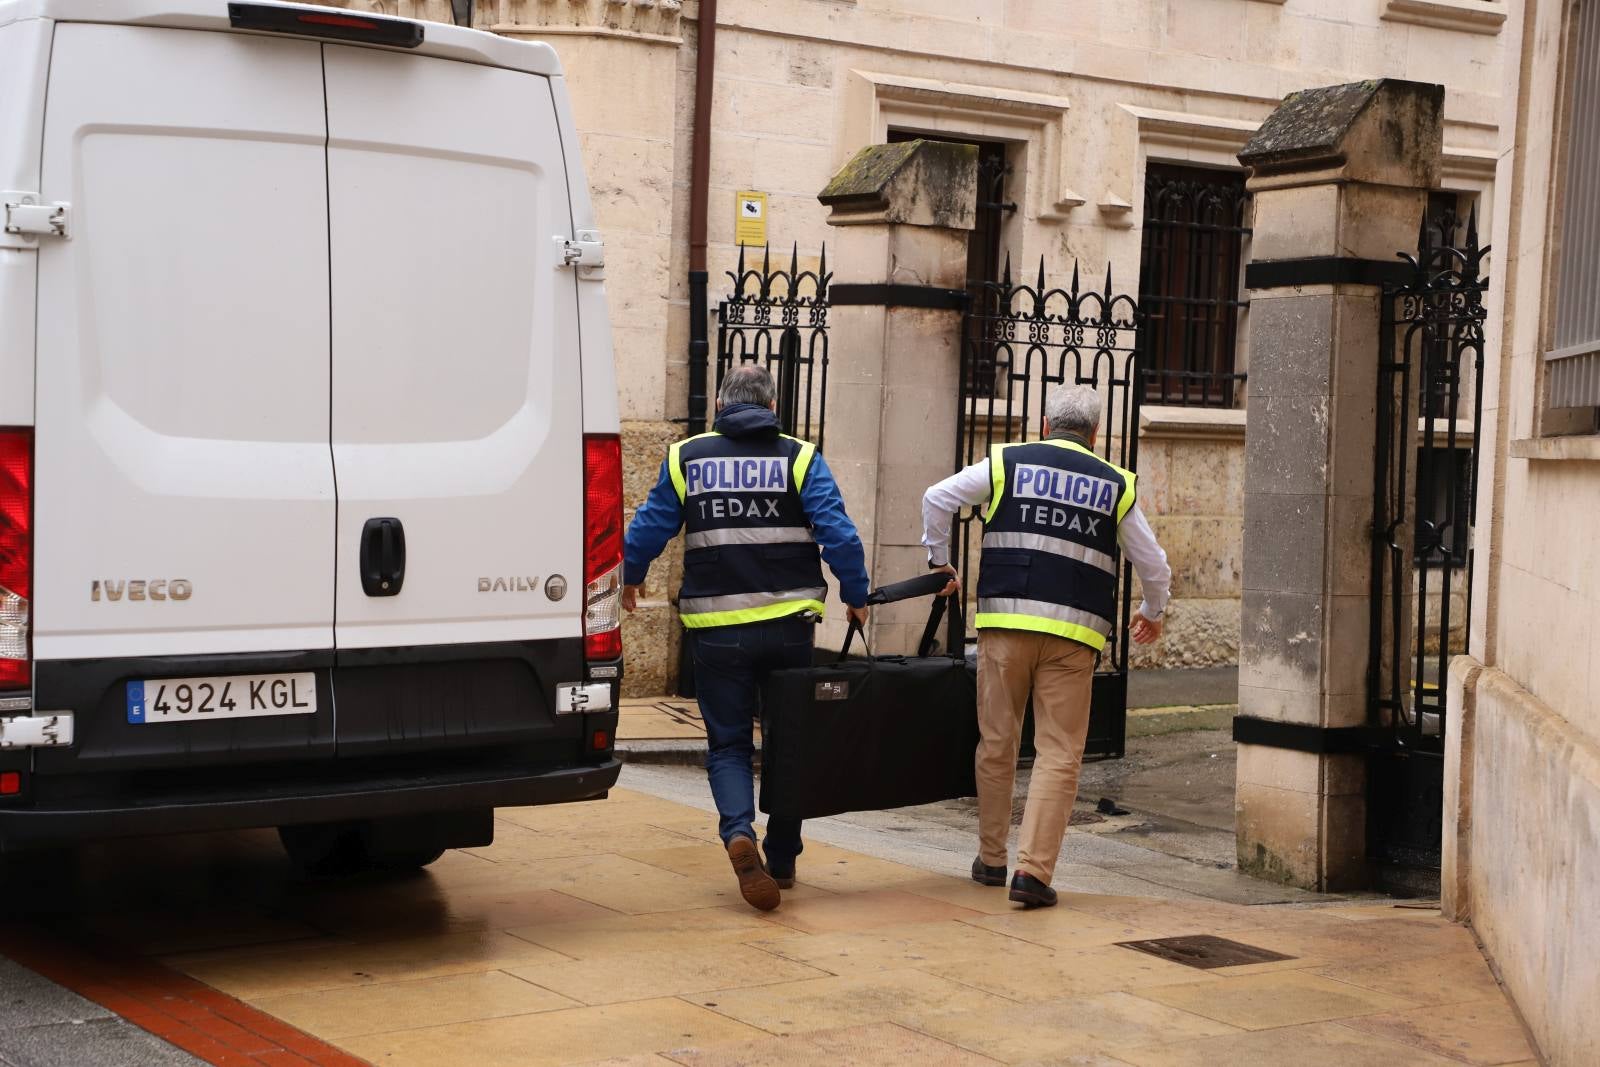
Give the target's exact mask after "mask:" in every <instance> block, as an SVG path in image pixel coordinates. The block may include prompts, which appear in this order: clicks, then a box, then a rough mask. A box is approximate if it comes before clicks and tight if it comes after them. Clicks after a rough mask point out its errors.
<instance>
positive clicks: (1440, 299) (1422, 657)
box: [1368, 212, 1489, 753]
mask: <svg viewBox="0 0 1600 1067" xmlns="http://www.w3.org/2000/svg"><path fill="white" fill-rule="evenodd" d="M1455 231H1456V223H1455V221H1454V219H1453V218H1445V219H1443V220H1437V221H1431V222H1430V221H1428V220H1424V222H1423V225H1422V228H1421V231H1420V233H1419V235H1418V240H1417V245H1418V247H1417V253H1416V254H1415V255H1414V256H1413V255H1405V256H1403V258H1404V259H1405V261H1406V262H1407V263H1408V264H1409V265H1410V268H1411V276H1410V277H1409V278H1408V279H1407V280H1406V281H1405V283H1404V284H1400V285H1391V286H1386V287H1385V290H1384V295H1383V311H1382V322H1381V327H1380V328H1381V333H1380V337H1379V342H1380V343H1379V353H1380V355H1379V365H1378V397H1377V401H1378V403H1377V419H1378V426H1377V429H1378V433H1377V449H1376V457H1375V459H1376V477H1375V485H1374V495H1373V522H1372V530H1373V545H1372V622H1371V647H1370V659H1369V663H1368V683H1369V684H1368V692H1369V694H1370V701H1371V709H1372V719H1373V722H1374V724H1375V725H1377V726H1379V727H1381V728H1383V729H1384V730H1386V731H1390V732H1392V737H1393V740H1394V741H1395V743H1396V744H1398V745H1399V746H1401V747H1403V748H1406V749H1410V750H1412V751H1416V752H1426V753H1441V752H1443V750H1444V736H1445V731H1446V729H1447V728H1448V724H1447V722H1446V719H1445V707H1444V685H1445V680H1446V676H1447V671H1448V666H1449V661H1450V657H1451V655H1453V654H1454V653H1455V652H1457V651H1461V650H1463V649H1464V648H1465V644H1466V641H1467V640H1468V638H1469V636H1470V633H1469V630H1468V625H1467V624H1468V623H1469V622H1470V618H1471V615H1470V606H1469V601H1468V596H1469V594H1470V590H1471V587H1472V568H1473V554H1472V523H1473V516H1474V513H1475V511H1476V508H1477V463H1476V462H1475V457H1476V436H1475V433H1476V430H1477V428H1478V424H1479V421H1480V416H1481V413H1482V410H1483V398H1482V392H1481V389H1480V388H1479V386H1478V383H1479V382H1481V381H1482V377H1483V359H1484V352H1483V323H1484V319H1485V317H1486V314H1487V313H1486V310H1485V308H1484V306H1483V298H1484V294H1485V293H1486V292H1487V291H1488V287H1489V279H1488V277H1487V276H1486V275H1485V274H1484V269H1483V268H1484V259H1485V257H1486V256H1487V255H1488V254H1489V249H1488V247H1487V246H1485V247H1479V245H1478V226H1477V217H1476V212H1474V213H1473V214H1472V215H1471V216H1469V218H1468V220H1467V224H1466V234H1465V238H1464V239H1463V240H1462V241H1461V243H1460V244H1459V245H1458V244H1457V243H1456V241H1455ZM1413 459H1414V460H1415V469H1414V470H1413V468H1412V462H1413ZM1457 623H1460V624H1461V625H1460V637H1459V638H1457V637H1455V636H1454V635H1455V632H1456V630H1457Z"/></svg>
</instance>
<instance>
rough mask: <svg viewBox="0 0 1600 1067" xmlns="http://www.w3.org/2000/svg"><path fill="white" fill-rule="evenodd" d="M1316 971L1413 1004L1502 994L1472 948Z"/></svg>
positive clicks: (1327, 976) (1491, 996)
mask: <svg viewBox="0 0 1600 1067" xmlns="http://www.w3.org/2000/svg"><path fill="white" fill-rule="evenodd" d="M1316 973H1317V974H1320V975H1322V976H1323V977H1325V978H1332V979H1334V980H1336V981H1340V982H1348V983H1350V984H1351V985H1358V986H1361V987H1362V988H1364V989H1372V990H1376V991H1377V992H1380V993H1390V994H1393V995H1394V996H1397V997H1402V998H1404V999H1405V1000H1408V1001H1410V1002H1411V1003H1413V1004H1452V1003H1461V1002H1464V1001H1469V1000H1492V999H1494V998H1496V997H1499V996H1501V995H1502V994H1501V990H1500V985H1499V983H1497V982H1496V981H1495V980H1494V975H1493V974H1491V973H1490V972H1489V966H1488V964H1487V963H1485V962H1484V959H1483V957H1482V956H1481V955H1479V954H1478V953H1476V952H1459V953H1457V952H1452V953H1447V954H1444V955H1439V956H1424V957H1422V958H1421V959H1403V960H1387V959H1385V960H1375V961H1373V962H1370V963H1354V964H1341V965H1335V966H1331V967H1324V968H1320V969H1318V970H1317V971H1316Z"/></svg>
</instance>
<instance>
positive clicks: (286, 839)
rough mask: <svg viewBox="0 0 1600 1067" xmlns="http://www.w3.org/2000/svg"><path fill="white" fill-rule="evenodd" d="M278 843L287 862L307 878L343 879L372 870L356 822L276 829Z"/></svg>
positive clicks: (313, 824) (359, 825) (359, 828)
mask: <svg viewBox="0 0 1600 1067" xmlns="http://www.w3.org/2000/svg"><path fill="white" fill-rule="evenodd" d="M278 840H279V841H280V842H282V844H283V850H284V851H285V852H287V853H288V854H289V861H290V862H291V863H293V864H294V865H295V867H297V868H298V869H299V870H300V873H301V874H304V875H306V876H307V877H310V878H347V877H349V876H350V875H353V874H360V873H361V872H362V871H366V870H370V869H371V868H372V861H371V858H370V857H369V856H368V855H367V849H366V842H365V840H364V839H363V836H362V833H361V824H360V823H354V822H319V823H305V824H301V825H297V826H280V827H278Z"/></svg>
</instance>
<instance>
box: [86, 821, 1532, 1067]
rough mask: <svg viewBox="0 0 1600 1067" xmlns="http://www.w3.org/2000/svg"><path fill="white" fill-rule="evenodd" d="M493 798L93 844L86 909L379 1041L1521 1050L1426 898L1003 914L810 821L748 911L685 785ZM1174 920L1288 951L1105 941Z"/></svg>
mask: <svg viewBox="0 0 1600 1067" xmlns="http://www.w3.org/2000/svg"><path fill="white" fill-rule="evenodd" d="M500 816H501V817H500V821H499V826H498V839H497V841H496V843H495V844H494V845H493V846H492V847H490V848H486V849H478V850H470V851H465V852H454V853H450V854H447V856H446V857H445V858H444V859H443V860H441V861H440V862H439V863H438V864H437V865H435V866H434V867H433V868H431V869H430V872H429V873H427V874H425V875H419V876H416V877H410V878H403V879H399V880H389V881H381V880H380V881H372V882H356V883H345V884H331V885H320V886H319V885H310V886H308V885H306V884H304V883H299V882H296V881H295V880H294V879H292V878H291V877H290V876H289V875H288V873H287V872H286V870H285V869H284V865H283V862H282V860H281V858H280V857H279V856H277V854H276V853H275V852H274V851H273V850H272V848H271V846H272V845H273V844H275V843H274V842H271V841H270V839H269V838H268V837H266V836H265V835H230V836H229V837H228V838H226V839H220V840H219V839H212V840H211V841H210V842H208V844H207V849H206V851H205V852H204V853H196V852H194V851H192V850H190V851H188V857H189V858H188V859H187V860H186V861H185V860H181V859H178V860H174V859H172V858H167V859H166V860H165V861H164V862H161V863H150V864H148V870H149V875H148V877H149V878H151V879H155V878H157V877H160V878H163V879H168V880H169V881H166V882H164V883H163V884H168V885H171V884H173V883H171V882H170V878H171V876H172V874H173V873H174V869H175V868H174V864H175V863H177V864H178V867H177V869H178V870H180V871H181V870H183V869H184V868H183V866H182V864H183V863H184V862H187V863H189V864H190V865H191V866H193V865H199V870H200V871H202V872H203V873H204V876H205V877H206V878H208V879H209V880H210V885H211V887H212V890H213V896H212V900H213V901H215V900H216V899H218V898H221V899H222V900H224V901H226V903H223V904H220V905H219V904H217V903H215V902H213V903H212V904H211V905H209V906H207V907H204V908H197V907H195V905H194V902H193V901H192V900H186V899H185V897H184V896H183V894H181V893H180V894H176V895H173V894H170V893H169V894H168V895H167V896H162V895H161V894H159V893H150V892H146V890H147V889H149V888H151V887H149V886H145V885H143V884H141V879H143V878H144V877H146V875H143V874H141V873H140V872H141V871H142V870H144V869H145V868H141V867H140V866H139V865H138V864H130V863H127V862H125V861H121V860H119V859H118V858H117V857H115V856H107V857H105V858H104V859H103V860H102V862H105V863H106V864H107V865H108V866H111V865H115V866H117V867H118V869H119V870H121V871H122V872H123V874H122V877H121V878H120V879H119V880H117V883H116V884H115V885H114V886H110V885H108V886H106V887H105V888H104V890H103V892H105V893H106V894H108V896H107V898H106V900H107V901H108V903H107V904H106V906H104V907H103V908H101V909H100V910H98V911H96V912H95V913H94V917H93V918H92V920H90V921H91V924H92V925H94V926H95V927H96V928H97V929H98V930H99V932H100V933H101V934H102V935H103V936H107V937H112V938H115V939H117V940H119V941H121V942H122V943H124V944H128V945H130V946H131V947H133V948H135V949H137V950H140V951H143V952H145V953H148V954H150V955H152V956H155V957H158V958H160V959H161V960H162V961H164V962H165V963H166V965H168V966H170V967H172V968H175V969H177V970H179V971H181V972H184V973H186V974H188V975H190V976H193V977H195V978H198V979H200V980H201V981H203V982H206V983H208V984H210V985H211V986H214V987H216V988H217V989H219V990H221V991H223V992H224V993H228V994H231V995H233V996H235V997H238V998H240V999H241V1000H243V1001H245V1002H247V1003H248V1004H249V1005H252V1006H253V1007H254V1008H256V1009H259V1010H261V1011H264V1012H267V1013H269V1014H271V1015H273V1016H276V1017H277V1018H279V1019H281V1020H283V1021H285V1022H287V1023H290V1024H292V1025H294V1026H297V1027H299V1028H301V1029H303V1030H305V1031H307V1032H308V1033H310V1034H312V1035H314V1036H315V1037H318V1038H321V1039H323V1040H326V1041H328V1042H331V1043H332V1044H334V1045H337V1046H339V1047H341V1048H342V1049H344V1050H346V1051H348V1052H350V1053H353V1054H355V1055H357V1056H360V1057H363V1058H365V1059H367V1060H369V1061H371V1062H372V1063H375V1064H382V1065H395V1067H409V1065H419V1067H420V1065H429V1067H432V1065H438V1064H450V1063H470V1064H473V1065H474V1067H491V1065H494V1064H519V1065H538V1064H593V1063H601V1062H606V1063H612V1064H618V1065H620V1064H627V1065H639V1067H643V1065H645V1064H654V1065H662V1064H682V1065H688V1064H695V1065H723V1064H728V1065H733V1064H741V1065H745V1064H748V1065H755V1064H773V1065H779V1064H797V1065H798V1064H866V1063H872V1064H881V1063H903V1062H913V1061H914V1062H917V1063H919V1064H921V1065H924V1067H932V1065H935V1064H994V1063H1011V1064H1082V1065H1090V1064H1101V1065H1123V1067H1126V1065H1135V1067H1140V1065H1142V1067H1160V1065H1183V1064H1194V1065H1199V1067H1216V1065H1219V1064H1272V1065H1277V1064H1286V1063H1293V1064H1295V1065H1296V1067H1318V1065H1328V1067H1361V1065H1367V1064H1370V1065H1373V1067H1394V1065H1397V1064H1418V1065H1427V1064H1436V1065H1449V1064H1462V1063H1468V1064H1505V1063H1518V1062H1523V1061H1527V1060H1529V1059H1530V1055H1531V1054H1530V1052H1529V1049H1528V1047H1527V1045H1526V1044H1525V1043H1524V1040H1523V1036H1522V1032H1521V1030H1520V1028H1519V1026H1518V1023H1517V1020H1516V1018H1515V1017H1514V1014H1513V1012H1512V1010H1511V1008H1510V1006H1509V1004H1508V1003H1507V1002H1506V1000H1505V999H1504V997H1503V996H1502V994H1501V992H1500V990H1499V988H1498V987H1497V986H1496V984H1495V982H1494V980H1493V978H1492V977H1491V975H1490V972H1489V969H1488V967H1487V966H1486V965H1485V963H1484V961H1483V959H1482V958H1481V956H1480V955H1479V953H1478V951H1477V949H1476V948H1475V946H1474V943H1473V941H1472V938H1471V937H1470V935H1469V934H1468V933H1467V932H1466V931H1465V930H1464V929H1462V928H1460V927H1457V926H1454V925H1451V924H1449V923H1446V922H1444V921H1443V920H1442V919H1440V918H1439V917H1438V915H1437V913H1428V912H1418V911H1415V910H1398V909H1396V908H1394V907H1392V906H1387V905H1382V906H1374V905H1372V904H1364V905H1359V906H1357V905H1344V906H1335V907H1320V908H1307V907H1261V906H1258V907H1240V906H1233V905H1224V904H1218V903H1214V902H1210V901H1204V900H1158V899H1150V898H1136V897H1122V896H1108V895H1090V894H1078V893H1064V894H1063V901H1062V906H1061V907H1058V908H1056V909H1054V910H1050V911H1041V912H1026V913H1025V912H1021V911H1018V910H1015V909H1014V908H1013V907H1012V906H1011V905H1009V904H1008V903H1007V902H1006V900H1005V897H1004V893H1003V891H1001V890H992V889H991V890H986V889H981V888H979V887H977V886H975V885H973V884H972V883H971V882H970V881H967V880H966V879H964V878H963V877H960V876H959V875H960V872H959V871H952V872H951V873H950V874H948V875H943V874H933V873H930V872H929V871H927V870H924V869H920V868H917V867H912V866H907V865H902V864H899V863H895V862H891V861H888V860H884V859H878V858H874V857H872V856H869V855H864V854H861V853H860V852H852V851H849V850H846V849H843V848H839V847H835V846H829V845H826V844H821V843H815V842H814V843H812V844H811V845H809V846H808V848H807V850H806V853H805V855H804V856H803V857H802V858H801V865H800V872H799V873H800V878H801V884H800V885H799V886H798V887H797V888H796V889H795V890H794V891H792V892H790V893H786V894H785V897H784V903H783V906H782V907H781V908H780V909H779V910H778V911H776V912H774V913H771V914H768V915H763V914H760V913H757V912H754V911H752V910H750V909H749V908H747V907H745V906H744V905H743V903H742V902H741V901H740V900H739V898H738V895H737V891H736V887H735V885H734V883H733V879H732V877H731V875H730V873H729V870H728V864H727V860H726V857H725V855H724V853H723V851H722V849H721V847H720V846H719V845H718V844H717V843H716V840H715V829H714V820H713V817H712V816H710V815H708V814H707V813H705V812H703V811H701V810H697V809H695V808H693V807H689V806H685V805H682V804H678V803H674V802H671V801H667V800H662V799H658V798H655V797H651V796H646V795H643V794H639V793H635V792H630V791H628V790H617V791H616V792H614V794H613V796H612V797H611V799H609V800H607V801H604V802H600V803H592V804H582V805H570V806H562V807H544V808H526V809H512V810H507V811H503V812H501V813H500ZM156 847H162V846H159V845H158V846H156ZM201 855H203V856H204V858H203V859H201V858H199V857H200V856H201ZM190 873H196V872H190ZM112 896H114V897H115V898H116V899H118V900H120V901H121V902H122V903H121V905H120V906H115V907H113V906H110V904H109V901H110V899H111V897H112ZM130 902H134V903H130ZM1194 934H1216V935H1220V936H1224V937H1227V938H1230V939H1233V940H1236V941H1238V942H1242V943H1244V944H1247V945H1250V946H1255V947H1258V948H1262V949H1267V950H1270V951H1272V952H1276V953H1281V954H1284V955H1286V956H1289V957H1292V958H1290V959H1287V960H1283V961H1280V962H1274V963H1266V964H1256V965H1249V966H1236V967H1227V968H1222V969H1213V970H1200V969H1196V968H1193V967H1189V966H1186V965H1183V964H1181V963H1176V962H1169V961H1167V960H1163V959H1159V958H1157V957H1155V956H1151V955H1148V954H1146V953H1144V952H1141V951H1137V950H1135V949H1133V948H1129V947H1124V946H1123V945H1121V944H1120V943H1121V942H1127V941H1135V940H1146V939H1151V938H1164V937H1172V936H1179V935H1194Z"/></svg>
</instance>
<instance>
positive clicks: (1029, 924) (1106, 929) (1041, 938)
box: [969, 906, 1160, 949]
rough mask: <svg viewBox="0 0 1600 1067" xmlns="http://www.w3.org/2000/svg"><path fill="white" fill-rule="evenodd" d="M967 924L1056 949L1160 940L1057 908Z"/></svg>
mask: <svg viewBox="0 0 1600 1067" xmlns="http://www.w3.org/2000/svg"><path fill="white" fill-rule="evenodd" d="M969 921H970V922H971V923H972V925H974V926H981V927H982V928H983V929H985V930H992V931H994V932H995V933H999V934H1005V935H1007V936H1009V937H1015V938H1017V939H1019V940H1022V941H1030V942H1033V943H1034V944H1038V945H1046V946H1048V947H1050V948H1056V949H1079V948H1093V947H1095V946H1097V945H1111V944H1115V943H1116V942H1118V941H1138V940H1141V939H1143V938H1147V937H1157V936H1160V935H1158V934H1151V933H1148V932H1147V931H1146V930H1145V928H1144V927H1141V926H1134V925H1132V924H1130V923H1127V922H1122V921H1119V920H1117V919H1112V918H1105V919H1102V918H1097V917H1096V916H1093V915H1089V914H1086V913H1085V912H1081V911H1076V910H1073V909H1071V908H1064V907H1059V906H1058V907H1054V908H1049V909H1046V910H1040V911H1023V910H1021V909H1013V910H1012V911H1011V912H1010V913H1009V914H1006V915H986V916H983V917H981V918H974V919H971V920H969Z"/></svg>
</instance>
